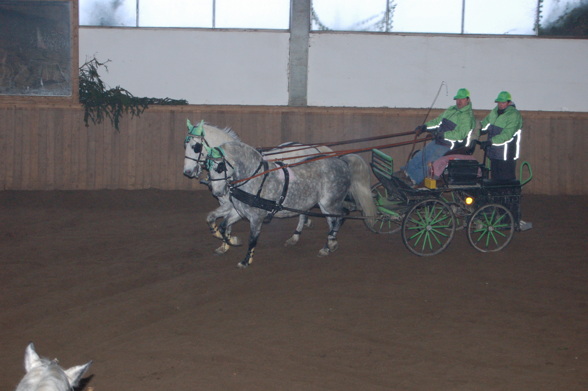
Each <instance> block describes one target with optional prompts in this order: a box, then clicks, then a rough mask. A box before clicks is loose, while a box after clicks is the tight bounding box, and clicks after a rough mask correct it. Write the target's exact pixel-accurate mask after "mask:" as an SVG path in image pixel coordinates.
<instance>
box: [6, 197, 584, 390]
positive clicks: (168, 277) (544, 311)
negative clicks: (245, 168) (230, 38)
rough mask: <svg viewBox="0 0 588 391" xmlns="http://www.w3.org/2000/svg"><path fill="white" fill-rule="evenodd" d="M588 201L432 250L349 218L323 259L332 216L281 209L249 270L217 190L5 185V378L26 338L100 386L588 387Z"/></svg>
mask: <svg viewBox="0 0 588 391" xmlns="http://www.w3.org/2000/svg"><path fill="white" fill-rule="evenodd" d="M587 206H588V197H546V196H525V197H524V199H523V218H524V219H525V220H528V221H531V222H532V223H533V226H534V228H533V229H532V230H530V231H526V232H521V233H517V234H515V238H514V239H513V242H512V243H511V244H510V246H509V247H508V248H506V249H505V250H504V251H502V252H500V253H496V254H482V253H479V252H477V251H475V250H474V249H473V248H471V247H470V246H469V244H468V242H467V239H466V235H465V232H464V231H459V232H457V234H456V238H455V239H454V241H453V243H452V244H451V245H450V246H449V248H448V249H447V251H445V252H444V253H442V254H440V255H438V256H435V257H432V258H419V257H416V256H414V255H412V254H411V253H409V252H408V250H406V249H405V248H404V246H403V244H402V240H401V237H400V234H395V235H376V234H373V233H371V232H370V231H368V230H367V229H366V228H365V227H364V225H363V224H362V223H361V222H360V221H353V220H352V221H348V222H347V223H346V224H345V225H344V226H343V229H342V230H341V232H340V235H339V250H338V251H337V252H336V253H334V254H332V255H330V256H329V257H327V258H318V257H317V252H318V250H319V249H320V248H321V247H322V245H323V242H324V239H325V235H326V223H325V222H324V221H322V220H320V219H316V218H315V219H314V226H313V227H312V228H310V229H308V230H307V231H305V233H304V234H303V235H302V239H301V242H300V243H299V245H298V246H297V247H288V248H286V247H284V246H283V243H284V241H285V240H286V239H287V238H288V237H289V235H290V233H291V231H292V230H293V229H294V226H295V224H296V221H295V220H292V219H289V220H276V219H275V220H274V221H273V222H272V223H271V224H269V225H266V226H264V229H263V231H262V236H261V238H260V242H259V246H258V248H257V251H256V258H255V262H254V264H253V265H252V266H251V267H249V268H248V269H246V270H240V269H238V268H237V267H236V264H237V262H238V261H240V260H241V259H242V257H243V256H244V252H245V249H244V248H243V247H240V248H234V249H231V250H230V251H229V253H227V254H225V255H224V256H220V257H219V256H214V255H213V250H214V249H215V248H216V247H217V246H218V245H219V244H220V242H219V241H218V240H217V239H214V238H213V237H212V236H211V235H210V234H209V232H208V229H207V228H206V226H205V223H204V217H205V214H206V212H208V211H209V210H211V209H213V208H214V207H215V201H214V200H213V199H212V197H211V196H210V194H209V193H208V192H206V191H199V192H192V193H190V192H165V191H156V190H149V191H100V192H12V191H5V192H0V245H1V248H2V251H1V252H0V341H1V347H2V348H1V352H2V354H1V355H0V389H2V390H13V389H14V388H15V386H16V384H17V383H18V381H19V380H20V378H21V377H22V376H23V374H24V369H23V363H22V361H23V355H24V349H25V347H26V345H27V344H28V343H29V342H30V341H32V342H34V343H35V345H36V347H37V351H38V352H39V353H40V354H41V355H45V356H49V357H51V358H53V357H58V358H59V359H60V362H61V364H62V365H63V366H66V367H69V366H73V365H77V364H82V363H84V362H86V361H88V360H94V363H93V365H92V367H91V368H90V370H89V372H88V373H87V375H86V377H85V379H84V382H83V387H84V389H86V390H88V389H90V388H93V389H94V391H119V390H120V391H122V390H137V391H156V390H157V391H163V390H186V391H194V390H207V391H215V390H219V391H221V390H222V391H230V390H239V391H243V390H264V391H267V390H304V391H307V390H311V391H312V390H333V391H358V390H382V391H383V390H402V391H412V390H419V391H435V390H448V391H458V390H464V391H476V390H488V391H496V390H501V391H505V390H513V391H522V390H532V391H543V390H544V391H554V390H566V391H575V390H578V391H580V390H588V283H587V280H588V256H587V253H588V245H587V244H586V236H587V233H588V230H587V228H586V227H587V225H586V221H587V219H588V207H587ZM235 231H236V233H237V234H238V235H239V236H240V237H242V238H244V239H245V238H246V235H247V233H248V226H247V225H246V224H245V223H239V224H238V225H237V227H236V229H235Z"/></svg>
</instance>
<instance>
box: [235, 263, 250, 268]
mask: <svg viewBox="0 0 588 391" xmlns="http://www.w3.org/2000/svg"><path fill="white" fill-rule="evenodd" d="M248 266H249V264H248V263H247V262H245V261H243V262H239V263H238V264H237V267H238V268H239V269H245V268H247V267H248Z"/></svg>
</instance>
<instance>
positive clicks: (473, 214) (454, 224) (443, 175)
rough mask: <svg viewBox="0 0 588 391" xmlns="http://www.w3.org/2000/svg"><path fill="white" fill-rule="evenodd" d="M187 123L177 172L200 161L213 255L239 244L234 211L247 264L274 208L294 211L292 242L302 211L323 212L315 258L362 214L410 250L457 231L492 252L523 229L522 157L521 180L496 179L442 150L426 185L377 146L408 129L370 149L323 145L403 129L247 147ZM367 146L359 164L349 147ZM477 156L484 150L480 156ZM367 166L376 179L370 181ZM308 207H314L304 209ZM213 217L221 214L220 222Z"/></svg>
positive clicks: (438, 246) (428, 250) (427, 252)
mask: <svg viewBox="0 0 588 391" xmlns="http://www.w3.org/2000/svg"><path fill="white" fill-rule="evenodd" d="M188 129H189V133H188V136H187V137H186V140H185V166H184V175H186V176H188V177H190V178H197V177H199V174H200V171H201V168H202V167H204V166H205V167H206V169H207V171H208V180H207V181H206V183H207V185H208V186H209V188H210V189H211V191H212V193H213V195H214V196H215V197H216V198H217V199H218V200H219V203H220V206H219V208H217V209H216V210H214V211H212V212H210V213H209V215H208V217H207V222H208V225H209V228H210V229H211V232H212V233H213V235H214V236H216V237H217V238H219V239H221V240H222V241H223V244H222V245H221V247H219V248H218V249H217V250H216V253H217V254H221V253H224V252H226V251H227V250H228V249H229V247H230V246H234V245H239V244H240V241H239V240H237V239H236V238H234V237H231V235H230V234H231V226H232V225H233V224H234V223H235V222H237V221H238V220H240V219H241V218H245V219H247V220H249V223H250V237H249V248H248V251H247V255H246V256H245V259H244V260H243V261H242V262H240V263H239V266H240V267H246V266H248V265H249V264H250V263H251V262H252V260H253V252H254V250H255V246H256V244H257V239H258V236H259V233H260V231H261V225H262V222H263V221H268V218H269V219H271V218H272V217H274V216H276V217H290V216H296V215H298V216H299V222H298V226H297V227H296V230H295V231H294V234H293V235H292V237H291V238H290V239H288V240H287V241H286V245H294V244H296V243H297V242H298V240H299V238H300V234H301V232H302V229H303V227H305V226H307V225H308V224H307V223H308V217H309V216H319V217H325V218H326V220H327V222H328V224H329V233H328V235H327V241H326V243H325V246H324V247H323V248H322V249H321V250H320V251H319V255H320V256H324V255H328V254H329V253H330V252H332V251H335V250H336V249H337V246H338V245H337V239H336V237H337V232H338V230H339V228H340V227H341V224H342V222H343V220H344V219H363V220H364V221H365V223H366V226H367V227H368V228H369V229H370V230H371V231H373V232H375V233H379V234H389V233H395V232H398V231H400V232H401V235H402V241H403V243H404V245H405V246H406V247H407V248H408V249H409V250H410V251H411V252H412V253H413V254H416V255H419V256H431V255H435V254H439V253H440V252H442V251H443V250H445V249H446V248H447V247H448V246H449V244H450V243H451V241H452V239H453V237H454V236H455V232H456V231H457V230H462V229H465V231H466V233H467V237H468V240H469V242H470V244H471V245H472V246H473V247H474V248H475V249H476V250H478V251H481V252H495V251H500V250H502V249H503V248H505V247H506V246H507V245H508V244H509V243H510V241H511V240H512V238H513V235H514V232H516V231H520V230H524V229H526V228H529V227H530V226H529V225H526V223H524V222H523V221H522V220H521V207H520V198H521V189H522V187H523V186H524V185H525V184H526V183H528V182H529V181H530V180H531V179H532V170H531V166H530V165H529V163H527V162H523V163H522V164H521V166H520V175H519V178H522V176H523V173H524V172H525V173H526V178H525V179H524V180H520V181H519V180H513V181H509V182H504V181H502V182H497V181H494V180H492V179H490V178H489V169H488V168H487V167H486V166H485V165H484V164H483V163H480V162H478V161H477V160H475V159H474V158H473V157H472V156H465V155H451V156H445V157H443V158H441V159H440V160H443V162H442V163H443V165H442V169H441V172H440V173H439V172H438V173H437V174H438V175H436V176H435V175H432V176H431V177H436V178H437V179H431V178H426V180H425V185H426V186H425V187H423V188H414V187H412V186H409V185H408V184H406V183H405V182H404V181H403V180H402V179H401V178H398V177H396V176H395V174H394V160H393V158H392V157H391V156H390V155H388V154H386V153H384V152H383V151H382V149H384V148H388V147H392V146H400V145H408V144H415V143H416V142H417V140H416V137H415V139H414V140H412V141H408V142H400V143H395V144H388V145H383V146H380V147H378V148H375V149H372V148H364V149H355V150H352V151H334V150H332V149H331V148H330V147H331V146H333V145H339V144H344V143H351V142H355V141H371V140H374V139H376V138H389V137H397V136H404V135H408V134H413V133H412V132H406V133H398V134H395V135H387V136H382V137H372V138H369V139H361V140H349V141H344V142H339V143H331V144H321V145H305V144H295V145H292V144H284V145H281V146H278V147H273V149H271V150H268V149H263V148H257V149H254V148H253V147H251V146H248V145H247V144H244V143H242V142H240V141H239V138H238V136H236V134H234V132H233V131H231V130H227V129H225V130H220V129H218V128H215V127H212V126H208V125H205V124H204V122H203V121H202V122H201V123H200V124H199V125H198V127H195V126H193V125H192V124H191V123H190V121H188ZM428 140H429V139H425V140H418V142H422V141H428ZM370 150H371V154H372V155H371V161H370V163H369V165H368V164H367V163H366V162H365V161H364V160H363V159H362V158H361V157H359V156H358V155H357V154H356V153H357V152H363V151H370ZM485 160H486V156H485V155H484V159H483V160H482V161H485ZM435 163H437V162H435ZM434 165H435V164H434ZM370 166H371V171H372V173H373V174H374V176H375V177H376V178H377V183H376V184H374V185H372V186H371V187H370V179H369V177H370ZM436 166H437V170H439V165H436ZM290 170H293V171H292V173H290ZM433 173H434V172H433ZM289 177H293V178H295V180H294V181H291V180H289ZM346 195H347V197H346ZM313 205H314V207H316V206H318V207H319V208H320V209H321V213H317V212H314V211H311V209H313ZM345 210H349V211H353V210H360V211H361V214H362V216H354V215H349V214H346V213H345ZM217 219H222V222H221V223H220V224H219V225H217V224H216V220H217Z"/></svg>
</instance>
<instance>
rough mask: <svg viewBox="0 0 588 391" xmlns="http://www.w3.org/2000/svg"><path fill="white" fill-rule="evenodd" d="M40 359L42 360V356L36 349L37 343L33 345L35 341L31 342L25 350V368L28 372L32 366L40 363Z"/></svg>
mask: <svg viewBox="0 0 588 391" xmlns="http://www.w3.org/2000/svg"><path fill="white" fill-rule="evenodd" d="M40 361H41V358H40V357H39V355H38V354H37V352H36V351H35V345H33V343H32V342H31V343H30V344H29V346H27V348H26V350H25V359H24V366H25V370H26V371H27V372H28V371H30V370H31V369H32V368H34V367H36V366H37V365H39V362H40Z"/></svg>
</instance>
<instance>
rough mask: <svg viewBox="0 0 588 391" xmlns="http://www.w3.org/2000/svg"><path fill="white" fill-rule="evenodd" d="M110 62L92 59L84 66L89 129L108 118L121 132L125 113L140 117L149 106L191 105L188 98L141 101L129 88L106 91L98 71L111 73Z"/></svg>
mask: <svg viewBox="0 0 588 391" xmlns="http://www.w3.org/2000/svg"><path fill="white" fill-rule="evenodd" d="M108 62H110V60H108V61H106V62H99V61H98V60H97V59H96V58H92V59H91V60H89V61H87V62H86V63H85V64H84V65H82V66H81V67H80V83H79V84H80V103H81V104H82V105H83V106H84V123H85V124H86V126H89V121H90V120H91V121H92V123H93V124H99V123H101V122H102V121H104V119H105V118H109V119H110V122H111V123H112V125H113V126H114V128H115V129H116V130H119V124H120V119H121V117H122V115H123V114H124V113H126V114H129V113H130V114H131V117H135V116H137V117H138V116H140V115H141V114H142V113H143V112H144V111H145V109H147V108H148V107H149V105H187V104H188V102H187V101H186V100H184V99H170V98H163V99H160V98H138V97H135V96H133V94H131V93H130V92H129V91H127V90H126V89H124V88H122V87H120V86H116V87H114V88H108V89H107V88H106V85H105V84H104V82H103V81H102V79H100V74H99V73H98V69H99V68H100V67H104V68H105V69H106V70H107V71H108V67H107V66H106V63H108Z"/></svg>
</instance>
